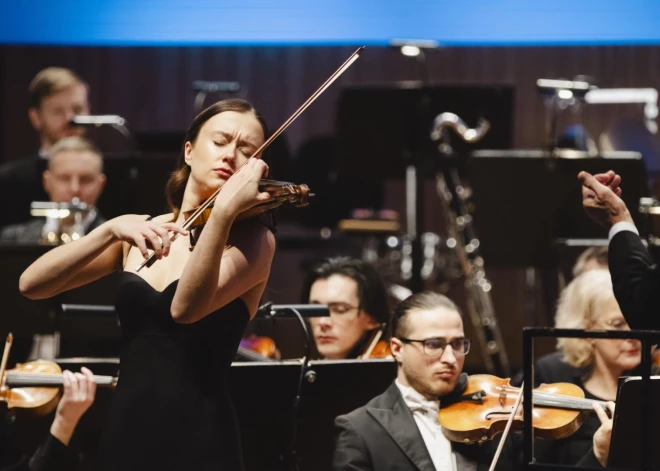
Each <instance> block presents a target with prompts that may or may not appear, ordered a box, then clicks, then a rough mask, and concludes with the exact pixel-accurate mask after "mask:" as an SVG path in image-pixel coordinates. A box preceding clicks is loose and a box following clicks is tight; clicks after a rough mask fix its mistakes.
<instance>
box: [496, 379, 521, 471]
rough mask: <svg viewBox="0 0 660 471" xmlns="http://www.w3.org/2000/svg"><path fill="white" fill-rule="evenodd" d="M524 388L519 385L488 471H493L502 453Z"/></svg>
mask: <svg viewBox="0 0 660 471" xmlns="http://www.w3.org/2000/svg"><path fill="white" fill-rule="evenodd" d="M524 386H525V383H522V384H521V385H520V393H519V394H518V397H517V398H516V403H515V404H514V405H513V411H512V412H511V415H510V416H509V420H507V421H506V427H504V432H502V438H501V439H500V443H498V444H497V451H496V452H495V456H494V457H493V461H492V462H491V463H490V468H488V471H494V469H495V466H497V461H498V460H499V459H500V454H501V453H502V449H503V448H504V442H505V441H506V437H507V435H508V434H509V430H510V429H511V424H512V423H513V418H514V417H515V416H516V414H517V413H518V408H519V407H520V403H521V402H522V398H523V391H524ZM530 426H531V425H530Z"/></svg>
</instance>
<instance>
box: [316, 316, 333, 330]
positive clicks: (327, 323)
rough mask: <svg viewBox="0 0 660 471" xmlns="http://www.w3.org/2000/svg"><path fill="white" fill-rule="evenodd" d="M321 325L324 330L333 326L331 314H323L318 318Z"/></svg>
mask: <svg viewBox="0 0 660 471" xmlns="http://www.w3.org/2000/svg"><path fill="white" fill-rule="evenodd" d="M318 322H319V326H320V327H321V329H323V330H327V329H329V328H330V327H332V319H331V318H330V316H323V317H319V318H318Z"/></svg>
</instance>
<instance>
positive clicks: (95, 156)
mask: <svg viewBox="0 0 660 471" xmlns="http://www.w3.org/2000/svg"><path fill="white" fill-rule="evenodd" d="M50 154H51V156H50V158H49V159H48V161H47V162H48V164H47V165H48V169H47V170H46V171H44V172H43V176H42V180H43V188H44V190H45V192H46V194H47V195H48V201H51V202H54V203H71V202H72V201H73V200H74V198H77V199H78V200H79V201H80V202H81V203H85V204H86V205H88V207H89V208H90V210H89V211H87V212H85V213H83V214H79V215H76V214H75V213H72V214H70V215H69V216H68V217H66V218H63V219H60V218H56V217H46V218H44V217H37V218H33V219H32V220H30V221H27V222H22V223H20V224H14V225H10V226H7V227H5V228H3V229H2V231H1V232H0V241H3V242H15V243H20V244H30V243H34V244H36V243H40V242H42V243H49V244H55V245H57V244H59V243H60V242H62V241H67V242H68V241H71V240H75V239H76V238H79V237H82V236H84V235H85V234H86V233H88V232H90V231H91V230H93V229H95V228H97V227H98V226H100V225H101V224H103V223H104V222H105V219H103V217H102V216H101V215H100V214H99V213H98V211H97V210H96V208H95V205H96V201H97V200H98V198H99V196H100V195H101V192H102V191H103V187H104V186H105V175H104V174H103V157H102V155H101V152H100V151H99V150H98V149H97V148H96V147H95V146H94V145H93V144H92V143H91V142H89V141H88V140H86V139H84V138H82V137H66V138H64V139H62V140H60V141H58V142H57V144H55V145H54V146H52V147H51V148H50ZM10 201H12V200H10Z"/></svg>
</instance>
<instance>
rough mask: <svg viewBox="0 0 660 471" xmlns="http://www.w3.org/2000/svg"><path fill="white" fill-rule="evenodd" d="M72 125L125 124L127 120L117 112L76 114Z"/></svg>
mask: <svg viewBox="0 0 660 471" xmlns="http://www.w3.org/2000/svg"><path fill="white" fill-rule="evenodd" d="M69 124H70V125H71V126H96V127H99V126H124V125H125V124H126V120H125V119H124V118H122V117H121V116H117V115H116V114H102V115H77V116H74V117H73V119H72V120H71V122H70V123H69Z"/></svg>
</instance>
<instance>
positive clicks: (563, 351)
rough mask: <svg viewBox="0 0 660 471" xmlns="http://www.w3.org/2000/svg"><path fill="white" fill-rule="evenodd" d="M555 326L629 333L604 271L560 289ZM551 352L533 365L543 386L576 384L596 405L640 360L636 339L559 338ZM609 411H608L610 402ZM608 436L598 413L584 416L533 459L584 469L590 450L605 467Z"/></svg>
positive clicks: (602, 413) (611, 394)
mask: <svg viewBox="0 0 660 471" xmlns="http://www.w3.org/2000/svg"><path fill="white" fill-rule="evenodd" d="M555 327H556V328H560V329H585V330H629V327H628V324H627V323H626V320H625V319H624V317H623V314H622V313H621V310H620V309H619V305H618V304H617V302H616V299H615V298H614V292H613V289H612V279H611V277H610V273H609V271H608V270H603V269H592V270H588V271H585V272H583V273H582V274H581V275H579V276H577V277H576V278H575V279H573V281H571V282H570V283H569V284H568V286H566V288H565V289H564V291H563V292H562V293H561V296H560V298H559V302H558V305H557V312H556V316H555ZM557 347H558V348H559V352H558V354H553V355H549V356H548V357H546V358H544V359H540V360H539V361H538V364H537V370H540V371H539V373H541V377H542V378H544V382H550V381H547V378H552V381H551V382H567V383H573V384H576V385H578V386H580V387H581V388H582V389H583V390H584V394H585V396H586V397H587V398H590V399H597V400H600V401H614V400H615V399H616V392H617V385H618V382H619V377H621V376H625V375H627V374H629V372H630V371H631V370H634V369H635V368H637V367H638V366H639V365H640V363H641V361H642V357H641V353H642V352H641V344H640V342H639V341H638V340H619V339H616V340H608V339H579V338H561V339H559V340H558V341H557ZM557 356H559V357H560V358H561V360H558V359H557ZM559 361H561V363H563V366H561V365H560V363H559ZM539 367H540V368H539ZM609 407H610V410H613V403H610V404H609ZM610 433H611V419H608V417H607V415H606V414H605V411H603V410H602V409H599V410H596V411H594V413H593V414H589V415H588V416H587V417H586V418H585V420H584V423H583V425H582V427H581V428H580V429H579V430H578V431H577V432H576V433H574V434H573V435H571V436H569V437H567V438H565V439H563V440H557V441H553V442H548V443H543V444H541V447H540V448H541V450H539V451H540V453H538V452H537V457H538V458H539V461H541V462H543V461H550V462H553V463H558V464H565V465H572V464H577V463H578V462H580V464H581V465H586V464H587V462H585V458H586V457H587V456H590V455H591V453H592V452H591V451H590V448H591V447H592V446H593V455H594V456H595V457H596V458H597V459H598V462H600V464H602V465H603V466H605V465H606V462H607V453H608V451H609V442H610V440H609V439H610ZM539 454H540V456H539ZM592 463H593V460H589V464H592ZM594 464H596V463H594Z"/></svg>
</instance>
